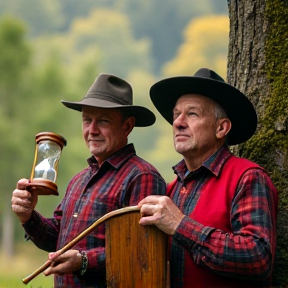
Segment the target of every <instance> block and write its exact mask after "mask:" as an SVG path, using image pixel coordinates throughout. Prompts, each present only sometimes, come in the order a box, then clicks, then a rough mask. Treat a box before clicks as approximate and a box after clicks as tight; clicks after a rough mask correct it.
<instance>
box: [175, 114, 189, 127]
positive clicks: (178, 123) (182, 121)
mask: <svg viewBox="0 0 288 288" xmlns="http://www.w3.org/2000/svg"><path fill="white" fill-rule="evenodd" d="M173 126H174V127H175V128H177V129H185V128H186V127H187V121H186V117H185V115H183V114H180V115H178V116H177V118H175V120H174V121H173Z"/></svg>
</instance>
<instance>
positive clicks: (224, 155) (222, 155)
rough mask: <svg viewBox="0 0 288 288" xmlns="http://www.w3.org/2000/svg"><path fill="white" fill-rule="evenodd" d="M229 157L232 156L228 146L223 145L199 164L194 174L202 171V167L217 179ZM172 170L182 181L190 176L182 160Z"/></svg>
mask: <svg viewBox="0 0 288 288" xmlns="http://www.w3.org/2000/svg"><path fill="white" fill-rule="evenodd" d="M231 155H232V154H231V152H230V151H229V148H228V146H226V145H223V146H222V147H221V148H219V149H218V150H217V151H216V152H215V153H214V154H212V155H211V156H210V157H209V158H208V159H206V160H205V161H204V162H203V163H202V164H201V166H200V167H199V168H198V169H197V170H195V172H196V171H199V170H200V169H203V168H202V167H205V168H206V169H208V170H209V171H211V172H212V173H213V174H214V175H215V176H216V177H218V175H219V174H220V172H221V170H222V168H223V164H224V163H225V162H226V160H227V159H228V158H230V157H231ZM172 168H173V170H174V173H175V174H176V175H178V176H179V177H180V178H182V179H184V178H185V177H186V176H188V175H189V174H190V173H189V172H188V168H187V166H186V163H185V161H184V159H182V160H181V161H180V162H179V163H178V164H176V165H175V166H174V167H172Z"/></svg>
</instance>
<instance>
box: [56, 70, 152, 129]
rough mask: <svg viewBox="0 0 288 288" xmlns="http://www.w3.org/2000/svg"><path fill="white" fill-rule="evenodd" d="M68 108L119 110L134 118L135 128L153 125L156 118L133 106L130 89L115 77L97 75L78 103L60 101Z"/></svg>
mask: <svg viewBox="0 0 288 288" xmlns="http://www.w3.org/2000/svg"><path fill="white" fill-rule="evenodd" d="M61 102H62V103H63V104H64V105H65V106H66V107H68V108H70V109H74V110H77V111H82V107H83V106H90V107H98V108H107V109H109V108H121V110H122V109H123V110H124V111H125V114H126V115H128V116H133V117H135V119H136V121H135V126H138V127H145V126H150V125H152V124H154V122H155V120H156V118H155V115H154V113H153V112H152V111H150V110H149V109H148V108H146V107H142V106H133V92H132V87H131V86H130V84H129V83H128V82H126V81H125V80H123V79H122V78H119V77H117V76H115V75H110V74H99V76H98V77H97V78H96V79H95V82H94V83H93V84H92V86H91V87H90V88H89V90H88V92H87V94H86V95H85V97H84V98H83V99H82V100H81V101H79V102H70V101H64V100H61Z"/></svg>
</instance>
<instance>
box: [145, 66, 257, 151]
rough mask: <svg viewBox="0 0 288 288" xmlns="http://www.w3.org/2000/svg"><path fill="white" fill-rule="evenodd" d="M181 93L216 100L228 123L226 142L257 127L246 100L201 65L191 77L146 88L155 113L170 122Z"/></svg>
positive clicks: (233, 142) (238, 140) (245, 136)
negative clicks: (155, 110) (157, 112)
mask: <svg viewBox="0 0 288 288" xmlns="http://www.w3.org/2000/svg"><path fill="white" fill-rule="evenodd" d="M185 94H200V95H203V96H206V97H208V98H210V99H213V100H214V101H216V102H217V103H218V104H219V105H220V106H221V107H222V108H223V109H224V110H225V112H226V113H227V115H228V118H229V119H230V121H231V123H232V127H231V130H230V132H229V133H228V135H227V137H228V143H229V145H236V144H240V143H242V142H245V141H247V140H248V139H250V138H251V137H252V136H253V134H254V133H255V130H256V127H257V114H256V111H255V109H254V107H253V104H252V103H251V102H250V100H249V99H248V98H247V97H246V96H245V95H244V94H243V93H242V92H240V91H239V90H238V89H236V88H235V87H233V86H231V85H229V84H227V83H226V82H225V81H224V80H223V79H222V78H221V77H220V76H219V75H218V74H217V73H215V72H214V71H212V70H209V69H207V68H201V69H200V70H198V71H197V72H196V73H195V75H194V76H176V77H170V78H166V79H163V80H161V81H159V82H157V83H155V84H154V85H153V86H152V87H151V88H150V98H151V100H152V102H153V104H154V106H155V107H156V108H157V110H158V111H159V113H160V114H161V115H162V116H163V117H164V118H165V119H166V120H167V121H168V122H169V123H170V124H173V109H174V106H175V104H176V101H177V100H178V98H180V97H181V96H182V95H185Z"/></svg>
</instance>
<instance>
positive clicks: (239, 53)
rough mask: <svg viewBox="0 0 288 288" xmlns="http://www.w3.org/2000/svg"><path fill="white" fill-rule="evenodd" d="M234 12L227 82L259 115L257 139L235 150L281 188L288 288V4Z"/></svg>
mask: <svg viewBox="0 0 288 288" xmlns="http://www.w3.org/2000/svg"><path fill="white" fill-rule="evenodd" d="M228 8H229V17H230V35H229V50H228V73H227V80H228V83H229V84H231V85H233V86H235V87H237V88H238V89H240V90H241V91H242V92H243V93H244V94H246V96H247V97H248V98H249V99H250V100H251V102H252V103H253V105H254V107H255V108H256V111H257V115H258V127H257V131H256V133H255V135H254V136H253V137H252V138H251V139H250V140H249V141H247V142H246V143H244V144H241V145H238V146H237V147H232V150H233V152H236V153H237V154H238V155H239V156H241V157H245V158H249V159H251V160H252V161H255V162H257V163H258V164H260V165H261V166H262V167H264V168H265V169H266V171H267V172H268V173H269V174H270V176H271V178H272V180H273V182H274V184H275V186H276V188H277V190H278V193H279V213H278V226H277V230H278V231H277V237H278V241H277V251H276V260H275V266H274V272H273V285H274V286H275V287H288V277H287V275H288V262H287V257H286V255H287V254H288V245H287V243H288V217H287V211H288V72H287V71H288V1H283V0H254V1H251V0H232V1H228ZM243 117H245V111H243Z"/></svg>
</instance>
